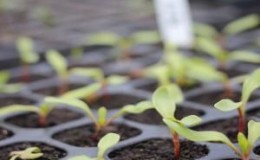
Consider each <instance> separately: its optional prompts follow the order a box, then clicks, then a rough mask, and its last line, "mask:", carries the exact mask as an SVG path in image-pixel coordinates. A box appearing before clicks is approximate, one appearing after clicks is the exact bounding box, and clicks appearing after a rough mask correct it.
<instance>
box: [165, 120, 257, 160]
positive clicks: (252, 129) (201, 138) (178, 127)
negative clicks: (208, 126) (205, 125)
mask: <svg viewBox="0 0 260 160" xmlns="http://www.w3.org/2000/svg"><path fill="white" fill-rule="evenodd" d="M163 121H164V122H165V123H166V124H167V126H168V127H169V128H171V129H172V130H174V131H175V132H176V133H178V134H179V135H181V136H183V137H184V138H186V139H188V140H191V141H194V142H221V143H224V144H226V145H227V146H228V147H230V148H231V149H232V150H233V151H234V152H235V153H236V154H237V155H238V156H239V157H240V158H241V160H249V159H250V154H251V152H252V150H253V147H254V145H255V143H256V142H257V140H258V139H259V138H260V122H255V121H253V120H251V121H249V123H248V136H247V137H246V136H245V134H244V133H242V132H239V133H238V136H237V140H238V147H236V146H235V145H234V144H233V143H232V142H231V141H230V140H229V138H228V137H227V136H225V135H224V134H223V133H220V132H216V131H194V130H192V129H190V128H188V127H186V126H185V125H184V124H182V123H180V122H177V121H173V120H170V119H166V118H164V119H163ZM190 121H191V122H193V121H195V120H193V119H190Z"/></svg>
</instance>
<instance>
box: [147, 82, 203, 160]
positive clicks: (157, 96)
mask: <svg viewBox="0 0 260 160" xmlns="http://www.w3.org/2000/svg"><path fill="white" fill-rule="evenodd" d="M182 101H183V95H182V92H181V90H180V88H179V87H178V86H176V85H168V86H161V87H159V88H158V89H157V90H156V91H155V92H154V94H153V96H152V103H153V106H154V107H155V109H156V111H157V112H158V113H159V114H160V115H161V116H162V118H163V119H164V120H168V121H170V122H176V123H180V124H182V125H185V126H194V125H197V124H199V123H200V122H201V119H200V118H199V117H197V116H195V115H190V116H187V117H184V118H182V119H181V120H178V119H177V118H176V117H175V111H176V103H180V102H182ZM166 124H167V123H166ZM168 127H169V126H168ZM169 129H170V132H171V134H172V141H173V145H174V159H179V157H180V152H181V150H180V149H181V146H180V138H179V133H178V132H176V131H175V130H174V129H173V128H171V127H169Z"/></svg>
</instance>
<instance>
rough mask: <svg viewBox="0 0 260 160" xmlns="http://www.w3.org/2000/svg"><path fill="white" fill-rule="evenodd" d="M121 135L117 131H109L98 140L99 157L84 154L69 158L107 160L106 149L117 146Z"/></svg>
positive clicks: (71, 159) (76, 159)
mask: <svg viewBox="0 0 260 160" xmlns="http://www.w3.org/2000/svg"><path fill="white" fill-rule="evenodd" d="M119 139H120V136H119V135H118V134H115V133H108V134H106V135H105V136H104V137H102V138H101V139H100V140H99V142H98V154H97V157H95V158H94V157H88V156H84V155H80V156H76V157H72V158H69V159H68V160H105V158H104V155H105V153H106V151H107V150H108V149H109V148H111V147H113V146H115V145H116V144H117V143H118V142H119Z"/></svg>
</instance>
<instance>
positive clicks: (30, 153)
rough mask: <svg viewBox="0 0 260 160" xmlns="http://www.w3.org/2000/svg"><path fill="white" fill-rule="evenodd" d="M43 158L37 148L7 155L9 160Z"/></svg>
mask: <svg viewBox="0 0 260 160" xmlns="http://www.w3.org/2000/svg"><path fill="white" fill-rule="evenodd" d="M42 156H43V153H42V152H41V149H40V148H38V147H30V148H26V149H25V150H22V151H12V152H11V153H10V154H9V157H10V159H9V160H18V159H21V160H28V159H31V160H33V159H37V158H40V157H42Z"/></svg>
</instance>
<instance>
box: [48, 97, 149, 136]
mask: <svg viewBox="0 0 260 160" xmlns="http://www.w3.org/2000/svg"><path fill="white" fill-rule="evenodd" d="M44 102H45V103H47V104H49V105H60V104H63V105H67V106H70V107H75V108H78V109H81V110H82V111H83V112H84V113H85V114H86V115H87V116H88V117H89V118H90V119H91V120H92V122H93V123H94V124H95V134H94V135H93V136H94V137H97V136H98V135H99V132H100V130H102V129H103V128H105V127H106V126H108V125H109V124H111V123H112V122H113V121H114V120H115V119H117V118H119V117H121V116H123V115H125V114H127V113H132V114H139V113H142V112H144V111H145V110H147V109H151V108H152V104H151V103H150V102H149V101H143V102H139V103H137V104H135V105H126V106H123V107H122V108H121V109H120V110H119V111H118V112H116V113H115V114H114V115H112V116H111V117H110V118H107V109H106V108H105V107H101V108H99V109H98V117H97V118H96V117H95V116H94V114H93V113H92V111H91V109H90V107H89V106H88V105H87V104H86V103H84V102H83V101H81V100H78V99H74V98H55V97H46V98H45V99H44Z"/></svg>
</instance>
